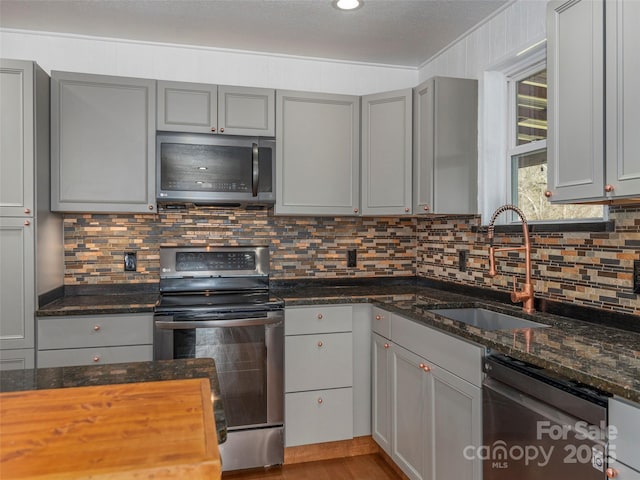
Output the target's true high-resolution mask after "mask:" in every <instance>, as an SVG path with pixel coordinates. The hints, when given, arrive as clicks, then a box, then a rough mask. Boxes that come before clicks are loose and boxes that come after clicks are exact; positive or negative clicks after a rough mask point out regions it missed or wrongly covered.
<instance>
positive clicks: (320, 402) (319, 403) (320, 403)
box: [318, 397, 324, 405]
mask: <svg viewBox="0 0 640 480" xmlns="http://www.w3.org/2000/svg"><path fill="white" fill-rule="evenodd" d="M322 402H324V400H322V397H320V398H318V405H322Z"/></svg>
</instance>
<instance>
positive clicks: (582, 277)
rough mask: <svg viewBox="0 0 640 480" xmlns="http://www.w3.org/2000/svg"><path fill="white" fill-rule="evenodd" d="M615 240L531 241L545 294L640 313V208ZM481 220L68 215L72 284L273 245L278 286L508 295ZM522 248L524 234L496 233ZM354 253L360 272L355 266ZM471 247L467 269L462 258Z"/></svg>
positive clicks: (622, 211)
mask: <svg viewBox="0 0 640 480" xmlns="http://www.w3.org/2000/svg"><path fill="white" fill-rule="evenodd" d="M610 219H612V220H614V221H615V231H614V232H610V233H534V234H532V237H531V241H532V259H533V262H532V263H533V281H534V287H535V290H536V295H537V296H538V297H544V298H548V299H550V300H555V301H561V302H574V303H576V304H579V305H583V306H590V307H596V308H602V309H607V310H613V311H616V312H621V313H630V314H634V315H640V296H639V295H637V294H635V293H633V288H632V274H633V260H640V205H635V206H633V207H620V206H619V207H611V211H610ZM480 224H481V219H480V217H479V216H446V217H428V218H418V219H416V218H406V217H401V218H357V217H336V218H327V217H279V216H274V215H273V214H272V213H270V212H262V211H258V212H247V211H244V210H216V209H200V210H189V211H185V212H160V213H158V214H156V215H66V216H65V219H64V240H65V267H66V268H65V284H66V285H80V284H110V283H124V282H135V283H155V282H157V281H158V280H159V252H160V246H162V245H165V246H181V245H204V244H209V245H268V246H269V247H270V251H271V276H272V278H274V279H296V278H310V277H311V278H337V277H350V278H355V277H358V278H361V277H386V276H413V275H419V276H424V277H429V278H434V279H437V280H446V281H451V282H456V283H459V284H466V285H472V286H480V287H490V288H495V289H498V290H503V291H508V290H510V289H511V288H512V275H514V274H515V275H516V276H517V281H518V283H521V282H522V281H523V279H524V269H523V266H522V261H521V259H522V258H523V255H520V254H519V253H517V252H514V253H510V254H508V255H504V256H499V257H498V270H499V272H500V273H499V275H498V276H496V277H494V278H491V277H489V275H488V273H487V272H488V256H487V243H486V234H482V233H474V232H472V227H474V226H479V225H480ZM495 242H496V245H497V246H500V245H507V244H513V245H519V244H520V243H521V242H522V235H521V234H519V233H518V234H509V235H500V234H498V235H496V241H495ZM352 248H355V249H356V250H357V254H358V266H357V267H355V268H348V267H347V262H346V252H347V250H348V249H352ZM460 250H468V252H469V254H468V263H467V271H466V272H460V271H459V270H458V252H459V251H460ZM127 251H136V252H137V257H138V271H137V272H124V266H123V262H124V260H123V254H124V252H127Z"/></svg>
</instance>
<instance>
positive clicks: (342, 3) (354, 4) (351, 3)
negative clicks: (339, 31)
mask: <svg viewBox="0 0 640 480" xmlns="http://www.w3.org/2000/svg"><path fill="white" fill-rule="evenodd" d="M333 6H334V7H336V8H339V9H340V10H355V9H356V8H360V7H361V6H362V0H334V1H333Z"/></svg>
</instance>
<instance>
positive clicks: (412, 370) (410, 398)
mask: <svg viewBox="0 0 640 480" xmlns="http://www.w3.org/2000/svg"><path fill="white" fill-rule="evenodd" d="M391 355H392V357H391V371H392V373H391V382H392V400H391V402H392V403H391V417H392V418H391V428H392V433H391V436H392V439H391V448H392V453H391V458H392V459H393V461H394V462H395V463H396V464H397V465H398V466H399V467H400V469H401V470H402V471H403V472H404V473H405V474H406V475H407V476H408V477H409V478H410V479H412V480H419V479H424V478H428V477H425V471H426V466H427V465H430V464H431V462H432V458H431V455H430V451H429V450H428V449H427V438H428V437H427V435H428V431H429V430H430V429H431V426H430V425H429V423H428V413H429V412H428V405H427V392H429V391H431V390H432V385H431V382H432V380H433V376H432V375H429V372H427V371H425V370H424V368H423V367H424V365H425V364H426V362H425V360H424V359H422V358H421V357H419V356H418V355H416V354H414V353H411V352H409V351H408V350H405V349H404V348H401V347H399V346H397V345H394V344H392V345H391ZM451 478H453V477H451Z"/></svg>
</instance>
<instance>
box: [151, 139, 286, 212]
mask: <svg viewBox="0 0 640 480" xmlns="http://www.w3.org/2000/svg"><path fill="white" fill-rule="evenodd" d="M156 157H157V159H156V162H157V164H156V188H157V190H156V191H157V201H158V205H160V206H165V207H171V206H176V205H183V204H194V205H203V206H207V205H217V206H226V207H239V206H245V207H247V208H254V209H255V208H264V207H268V206H270V205H272V204H273V203H274V202H275V198H276V197H275V190H274V185H275V182H274V175H275V139H273V138H259V137H242V136H231V135H226V136H225V135H206V134H188V133H159V134H158V135H157V137H156Z"/></svg>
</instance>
